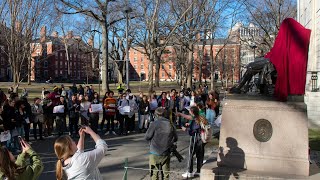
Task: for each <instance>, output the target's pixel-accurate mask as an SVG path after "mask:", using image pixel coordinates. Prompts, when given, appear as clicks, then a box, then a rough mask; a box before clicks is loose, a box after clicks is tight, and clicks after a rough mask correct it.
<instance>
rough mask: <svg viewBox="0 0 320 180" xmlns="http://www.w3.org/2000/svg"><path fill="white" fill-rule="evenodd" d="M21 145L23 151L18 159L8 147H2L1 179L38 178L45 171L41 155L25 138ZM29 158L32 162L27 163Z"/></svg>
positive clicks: (31, 179) (30, 179) (22, 179)
mask: <svg viewBox="0 0 320 180" xmlns="http://www.w3.org/2000/svg"><path fill="white" fill-rule="evenodd" d="M20 145H21V147H22V153H21V154H20V155H19V156H18V157H17V160H16V159H15V157H14V156H13V155H12V153H11V152H10V151H9V150H8V149H7V148H5V147H0V179H4V180H5V179H8V180H15V179H19V180H36V179H38V177H39V176H40V174H41V172H42V171H43V164H42V162H41V159H40V156H39V155H38V154H37V153H36V152H35V151H33V150H32V148H31V146H30V145H29V144H28V143H27V142H26V141H24V140H23V139H21V140H20ZM29 159H30V161H29V162H30V163H31V164H29V165H27V164H26V162H27V161H28V160H29Z"/></svg>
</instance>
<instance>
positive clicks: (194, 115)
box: [177, 106, 208, 178]
mask: <svg viewBox="0 0 320 180" xmlns="http://www.w3.org/2000/svg"><path fill="white" fill-rule="evenodd" d="M177 116H181V117H183V118H185V119H189V120H192V121H190V124H189V123H186V124H185V126H183V127H182V130H183V131H187V132H188V133H189V135H190V144H189V161H188V171H187V172H186V173H184V174H182V177H184V178H190V177H194V176H195V175H196V176H199V174H200V170H201V167H202V165H203V159H204V146H205V145H206V143H204V142H203V140H202V138H201V130H202V128H201V126H203V125H207V124H208V122H207V120H206V118H205V117H204V116H202V115H200V112H199V108H198V107H196V106H192V107H191V108H190V115H185V114H183V113H177ZM194 155H196V158H197V171H196V172H195V173H194V172H193V156H194Z"/></svg>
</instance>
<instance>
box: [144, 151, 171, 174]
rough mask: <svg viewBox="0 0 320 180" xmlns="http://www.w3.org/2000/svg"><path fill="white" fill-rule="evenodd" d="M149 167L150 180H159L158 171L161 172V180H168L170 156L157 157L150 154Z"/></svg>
mask: <svg viewBox="0 0 320 180" xmlns="http://www.w3.org/2000/svg"><path fill="white" fill-rule="evenodd" d="M149 167H150V169H151V172H150V176H151V179H152V180H158V179H159V171H161V176H162V178H161V179H165V180H169V174H170V173H169V172H168V171H170V155H168V156H158V155H154V154H150V156H149Z"/></svg>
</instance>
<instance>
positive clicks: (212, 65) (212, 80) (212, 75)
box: [210, 45, 218, 90]
mask: <svg viewBox="0 0 320 180" xmlns="http://www.w3.org/2000/svg"><path fill="white" fill-rule="evenodd" d="M216 56H218V55H216ZM210 61H211V63H210V71H211V75H210V77H211V78H210V85H211V87H210V88H211V90H214V89H215V88H216V87H215V82H214V80H215V79H214V78H215V77H214V74H215V65H216V57H213V46H212V45H211V46H210Z"/></svg>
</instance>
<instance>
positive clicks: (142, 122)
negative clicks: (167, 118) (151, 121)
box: [139, 114, 149, 129]
mask: <svg viewBox="0 0 320 180" xmlns="http://www.w3.org/2000/svg"><path fill="white" fill-rule="evenodd" d="M148 118H149V115H148V114H140V118H139V129H143V128H144V129H147V128H148Z"/></svg>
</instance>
